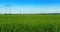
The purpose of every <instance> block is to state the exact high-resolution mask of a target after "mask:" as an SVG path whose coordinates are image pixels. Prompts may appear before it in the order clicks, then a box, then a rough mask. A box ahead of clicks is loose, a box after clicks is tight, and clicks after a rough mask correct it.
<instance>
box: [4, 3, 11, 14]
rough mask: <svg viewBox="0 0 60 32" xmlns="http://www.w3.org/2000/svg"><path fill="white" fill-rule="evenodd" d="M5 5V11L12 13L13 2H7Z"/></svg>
mask: <svg viewBox="0 0 60 32" xmlns="http://www.w3.org/2000/svg"><path fill="white" fill-rule="evenodd" d="M5 7H6V12H5V13H7V14H10V13H11V4H6V5H5Z"/></svg>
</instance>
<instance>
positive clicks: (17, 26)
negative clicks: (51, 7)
mask: <svg viewBox="0 0 60 32" xmlns="http://www.w3.org/2000/svg"><path fill="white" fill-rule="evenodd" d="M0 32H60V15H59V14H58V15H54V14H50V15H49V14H47V15H43V14H20V15H19V14H17V15H0Z"/></svg>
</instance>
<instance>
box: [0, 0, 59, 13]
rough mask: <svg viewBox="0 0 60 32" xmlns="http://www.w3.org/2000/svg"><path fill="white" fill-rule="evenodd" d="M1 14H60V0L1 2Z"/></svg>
mask: <svg viewBox="0 0 60 32" xmlns="http://www.w3.org/2000/svg"><path fill="white" fill-rule="evenodd" d="M7 4H10V5H11V7H10V10H9V9H8V8H9V7H7V10H8V11H7V10H6V5H7ZM0 13H60V0H0Z"/></svg>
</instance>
